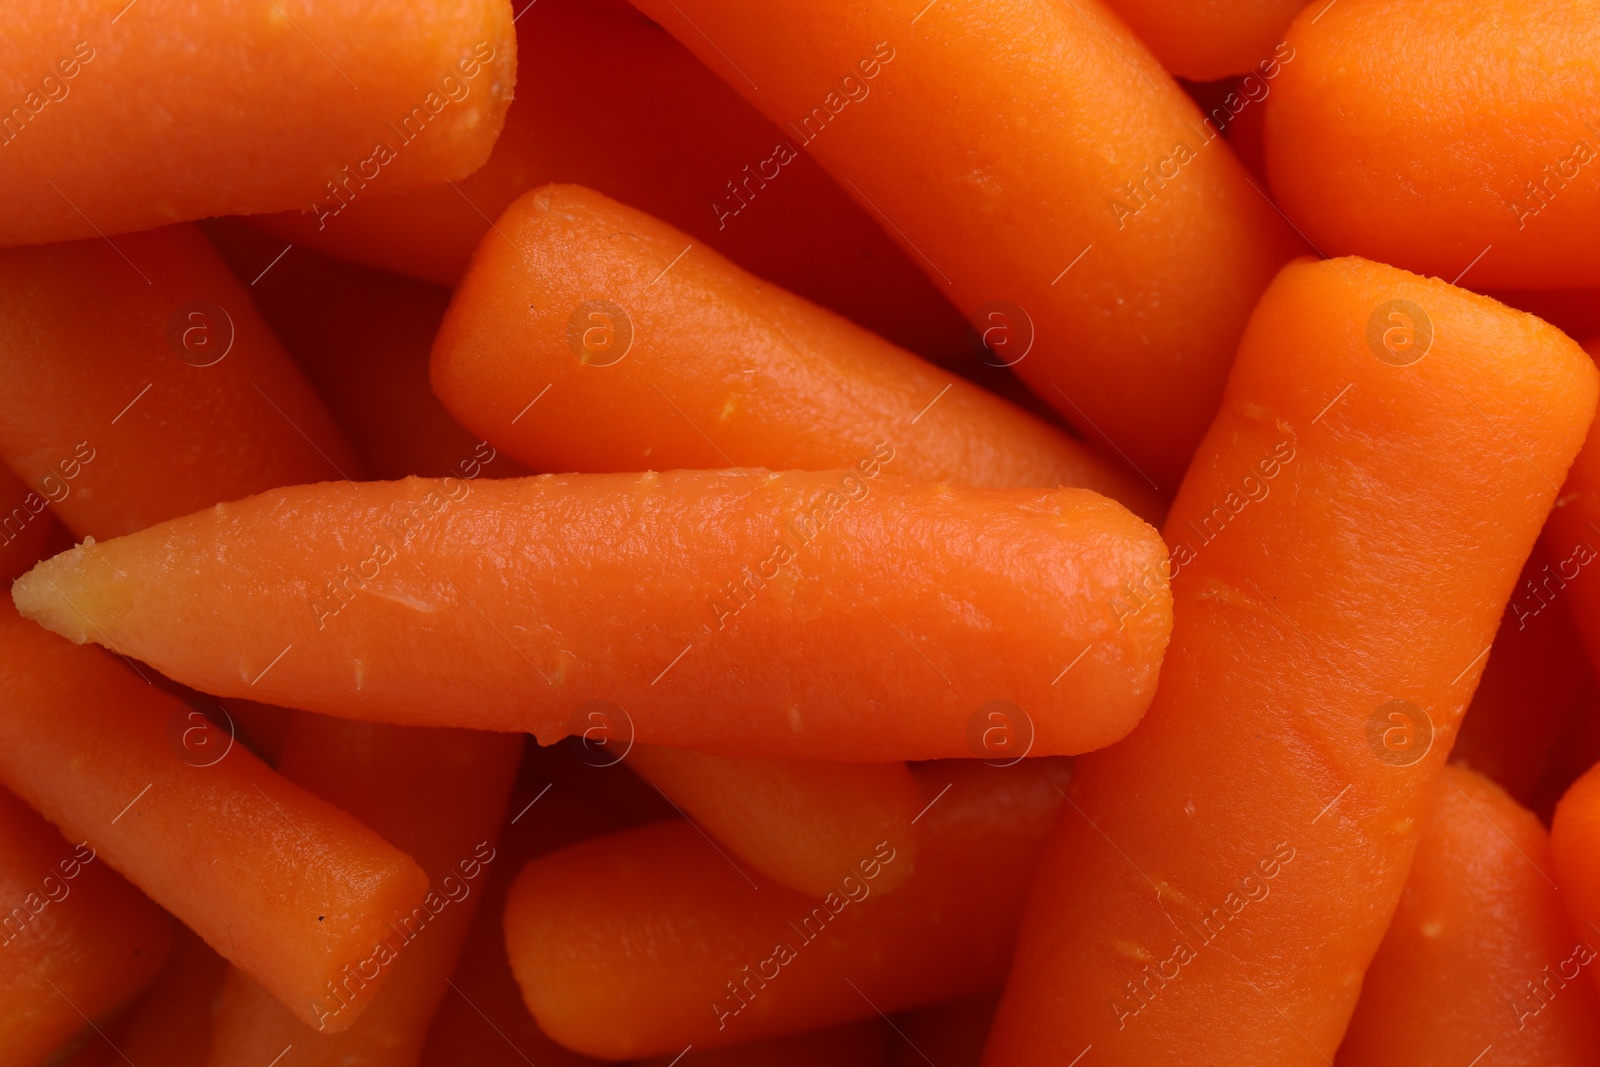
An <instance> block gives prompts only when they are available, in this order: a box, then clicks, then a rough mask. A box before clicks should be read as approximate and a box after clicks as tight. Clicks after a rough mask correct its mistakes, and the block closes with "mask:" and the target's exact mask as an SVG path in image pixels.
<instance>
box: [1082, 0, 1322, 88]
mask: <svg viewBox="0 0 1600 1067" xmlns="http://www.w3.org/2000/svg"><path fill="white" fill-rule="evenodd" d="M1106 6H1107V7H1109V8H1111V10H1112V11H1115V12H1116V13H1117V14H1118V15H1120V16H1122V19H1123V21H1125V22H1127V24H1128V25H1129V26H1130V27H1132V29H1133V32H1134V33H1136V34H1138V35H1139V40H1141V41H1143V42H1144V43H1145V44H1146V45H1147V46H1148V47H1149V49H1150V51H1152V52H1154V53H1155V56H1156V58H1157V59H1159V60H1160V61H1161V65H1162V66H1163V67H1165V68H1166V69H1167V70H1168V71H1169V72H1171V73H1172V74H1176V75H1178V76H1179V77H1181V78H1190V79H1192V80H1194V81H1214V80H1216V79H1218V78H1226V77H1227V76H1229V75H1230V74H1247V73H1250V72H1251V71H1252V70H1253V69H1254V68H1255V66H1256V64H1258V63H1260V62H1261V61H1263V60H1265V59H1268V58H1270V57H1271V56H1272V49H1273V46H1274V45H1276V44H1278V43H1279V42H1280V41H1282V40H1283V31H1284V30H1285V29H1287V28H1288V26H1289V23H1290V21H1292V20H1293V19H1294V17H1295V15H1296V14H1297V13H1298V12H1299V11H1300V9H1301V8H1302V7H1304V6H1305V3H1304V0H1262V2H1259V3H1250V4H1217V3H1212V2H1209V0H1178V2H1173V0H1106Z"/></svg>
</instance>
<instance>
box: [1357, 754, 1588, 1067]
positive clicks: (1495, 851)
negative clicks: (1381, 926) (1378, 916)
mask: <svg viewBox="0 0 1600 1067" xmlns="http://www.w3.org/2000/svg"><path fill="white" fill-rule="evenodd" d="M1554 871H1555V868H1554V867H1553V866H1552V864H1551V862H1550V835H1549V833H1548V832H1547V831H1546V830H1545V828H1544V827H1543V826H1541V825H1540V824H1539V820H1538V819H1537V818H1535V817H1534V815H1533V813H1532V812H1530V811H1528V810H1527V809H1526V808H1524V807H1522V806H1521V805H1520V804H1518V803H1517V802H1516V801H1514V800H1512V799H1511V797H1509V796H1507V795H1506V793H1505V792H1504V791H1503V790H1502V789H1500V788H1499V787H1498V786H1496V785H1495V784H1494V783H1493V782H1491V781H1489V780H1488V779H1487V778H1484V777H1482V776H1481V775H1478V774H1474V773H1473V772H1472V771H1469V770H1466V769H1465V768H1462V767H1455V766H1447V767H1445V769H1444V773H1443V775H1442V776H1441V777H1440V780H1439V784H1438V785H1437V786H1435V788H1434V791H1433V797H1432V799H1431V800H1430V801H1429V803H1428V805H1427V807H1426V810H1425V812H1424V814H1423V817H1422V821H1421V833H1420V836H1419V837H1418V840H1417V851H1416V858H1415V859H1414V860H1413V862H1412V864H1411V874H1410V875H1409V876H1408V877H1407V879H1406V888H1405V892H1404V893H1403V894H1402V895H1401V897H1400V906H1399V907H1398V908H1397V909H1396V910H1395V913H1394V920H1393V921H1392V922H1391V923H1390V924H1389V932H1388V933H1387V934H1385V935H1384V938H1383V944H1382V945H1380V946H1379V948H1378V953H1377V955H1376V956H1374V957H1373V958H1372V965H1371V966H1370V967H1368V968H1367V972H1366V976H1365V978H1364V979H1363V980H1362V985H1361V1000H1360V1002H1359V1003H1358V1004H1357V1005H1356V1013H1355V1015H1354V1017H1352V1018H1351V1020H1350V1029H1349V1031H1348V1032H1347V1033H1346V1034H1345V1038H1344V1043H1343V1044H1341V1045H1340V1046H1339V1056H1338V1063H1339V1067H1460V1065H1462V1064H1467V1063H1471V1062H1472V1059H1473V1057H1475V1056H1476V1057H1484V1059H1485V1061H1487V1059H1488V1057H1487V1056H1485V1050H1492V1055H1493V1057H1494V1060H1493V1062H1495V1063H1500V1064H1505V1065H1506V1067H1550V1065H1552V1064H1561V1065H1563V1067H1584V1065H1592V1064H1596V1063H1600V999H1596V995H1595V990H1594V987H1593V986H1591V985H1590V984H1589V983H1588V982H1587V981H1586V980H1584V979H1582V978H1579V977H1578V972H1579V971H1580V970H1581V969H1583V968H1584V967H1585V966H1586V965H1587V964H1589V963H1593V962H1594V960H1595V955H1596V954H1595V950H1594V948H1593V947H1591V946H1592V945H1593V943H1594V941H1595V937H1594V935H1593V934H1592V933H1590V932H1588V931H1587V930H1585V931H1583V932H1582V933H1574V932H1573V929H1572V927H1571V925H1570V924H1569V923H1568V922H1567V916H1566V912H1565V911H1563V910H1562V906H1561V895H1560V893H1559V892H1557V890H1556V887H1555V885H1554V884H1552V883H1551V882H1550V880H1549V876H1553V875H1554Z"/></svg>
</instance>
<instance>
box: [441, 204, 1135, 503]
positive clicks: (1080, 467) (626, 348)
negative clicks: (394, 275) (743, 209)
mask: <svg viewBox="0 0 1600 1067" xmlns="http://www.w3.org/2000/svg"><path fill="white" fill-rule="evenodd" d="M432 377H433V383H434V390H435V391H436V392H437V393H438V394H439V396H440V398H441V399H443V400H444V402H445V404H446V406H447V407H449V408H450V410H451V412H452V413H453V414H454V415H455V416H456V418H457V419H459V420H460V421H461V422H462V423H463V424H465V425H466V426H468V427H470V428H471V429H473V430H474V431H476V432H478V433H479V434H481V435H483V436H484V437H486V438H488V439H489V440H491V441H493V442H495V443H496V444H498V445H499V446H500V447H502V448H504V449H505V450H506V451H507V452H509V453H510V454H511V455H513V456H515V457H516V458H517V459H520V460H522V461H523V462H524V463H527V464H528V465H529V466H532V467H534V468H535V469H537V470H551V471H586V472H605V471H632V470H644V469H651V470H672V469H675V468H715V467H727V466H752V467H767V468H769V469H771V470H833V469H835V468H840V467H848V466H850V465H851V464H852V463H854V462H856V461H857V460H858V459H860V458H862V457H863V456H865V455H869V454H870V453H871V452H872V449H873V446H874V445H875V444H876V443H878V442H880V441H881V442H887V443H889V444H890V445H892V446H893V448H894V451H895V464H896V469H895V473H897V474H899V475H901V476H902V477H907V478H915V479H918V480H920V481H954V482H957V483H960V484H965V485H992V486H1025V485H1026V486H1044V487H1055V486H1057V485H1072V486H1080V487H1083V488H1087V489H1093V490H1095V491H1096V492H1099V493H1104V494H1105V495H1107V496H1111V497H1114V498H1116V499H1118V500H1120V501H1122V502H1123V503H1124V504H1126V505H1127V506H1128V507H1129V508H1131V509H1133V510H1134V511H1136V512H1138V513H1139V514H1141V515H1143V516H1145V517H1146V518H1149V519H1152V520H1153V519H1155V518H1158V517H1159V515H1160V511H1161V505H1160V503H1159V501H1158V500H1157V498H1156V495H1155V492H1154V490H1153V489H1152V488H1151V487H1150V486H1149V485H1148V484H1146V483H1145V482H1143V481H1142V480H1140V479H1139V477H1138V476H1137V475H1136V474H1134V473H1132V472H1131V471H1128V470H1127V469H1126V468H1125V467H1115V466H1112V465H1111V464H1108V463H1106V462H1104V461H1102V460H1100V459H1099V458H1098V457H1097V456H1094V455H1093V454H1091V453H1090V452H1089V451H1088V450H1087V449H1086V448H1085V447H1084V446H1083V445H1081V444H1079V443H1078V442H1077V441H1075V440H1073V439H1072V438H1071V437H1068V436H1067V435H1066V434H1065V433H1062V432H1061V431H1059V430H1056V429H1054V428H1052V427H1050V426H1048V425H1046V424H1045V423H1044V422H1043V421H1041V420H1039V419H1037V418H1035V417H1034V416H1032V415H1029V414H1027V413H1025V412H1023V411H1020V410H1018V409H1017V408H1015V407H1013V406H1012V405H1010V404H1007V403H1006V402H1005V401H1003V400H1000V399H999V398H998V397H995V396H994V395H992V394H990V393H987V392H985V391H984V390H982V389H980V388H978V387H977V386H975V385H972V384H971V383H969V382H967V381H966V380H964V379H962V378H960V377H957V376H956V375H954V374H952V373H950V372H948V371H943V370H940V369H938V368H936V367H933V366H931V365H930V364H928V363H925V362H923V361H922V360H920V359H918V358H917V357H915V356H913V355H912V354H911V353H909V352H906V351H904V350H902V349H898V348H895V347H894V346H893V345H890V344H889V343H887V342H885V341H884V340H882V339H881V338H879V337H876V336H874V335H873V334H870V333H868V332H867V331H866V330H863V329H862V328H860V327H859V326H856V325H854V324H852V323H850V322H847V321H845V320H844V319H842V318H840V317H839V316H837V315H834V314H832V313H831V312H829V311H826V310H824V309H822V308H820V307H817V306H816V305H814V304H810V303H807V302H806V301H804V300H802V299H800V298H799V297H796V296H794V295H792V294H790V293H787V292H784V291H783V290H782V289H779V288H777V287H775V286H772V285H770V284H767V283H766V282H763V281H762V280H760V279H759V278H755V277H753V276H751V275H750V274H747V273H745V272H744V271H743V270H740V269H739V268H738V267H737V266H735V265H734V264H732V263H730V262H729V261H728V260H726V259H724V258H723V257H722V256H720V255H718V254H717V253H716V252H715V251H713V250H711V249H709V248H706V247H703V246H699V245H696V244H695V243H694V242H693V241H691V240H690V239H689V237H688V236H687V235H685V234H684V233H682V232H681V231H679V230H676V229H673V228H672V227H671V226H668V225H666V224H665V223H663V222H660V221H657V220H656V219H653V218H651V217H650V216H648V215H646V214H644V213H643V212H640V211H635V210H633V209H632V208H629V207H625V206H624V205H622V204H619V203H617V202H615V201H613V200H609V199H607V198H606V197H604V196H602V195H600V194H599V193H596V192H593V191H591V190H588V189H584V188H581V187H578V186H568V185H547V186H544V187H543V188H540V189H536V190H534V191H532V192H529V193H528V194H526V195H525V196H523V197H522V198H520V199H519V200H517V201H516V203H514V204H513V205H512V206H511V207H510V208H509V209H508V210H507V211H506V213H505V214H504V215H502V216H501V217H500V219H499V220H498V221H497V222H496V223H495V229H494V231H493V232H491V233H490V234H489V235H488V236H487V237H486V238H485V239H484V241H483V244H482V245H481V246H480V247H479V250H478V255H477V257H476V259H475V260H474V261H473V265H472V269H471V270H470V271H469V272H468V274H467V276H466V278H465V279H463V281H462V283H461V285H460V286H459V287H458V288H457V290H456V294H455V296H454V298H453V300H452V302H451V306H450V311H449V313H448V314H447V315H446V317H445V321H444V324H443V326H442V327H441V329H440V331H439V334H438V336H437V338H436V340H435V341H434V349H433V360H432ZM530 405H532V406H530ZM600 420H604V421H603V425H604V426H605V432H604V433H599V432H596V430H595V427H596V425H597V424H601V421H600Z"/></svg>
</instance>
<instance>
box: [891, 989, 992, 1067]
mask: <svg viewBox="0 0 1600 1067" xmlns="http://www.w3.org/2000/svg"><path fill="white" fill-rule="evenodd" d="M999 1000H1000V994H999V992H998V991H992V992H988V993H980V994H979V995H978V996H975V997H967V998H966V999H964V1000H957V1001H953V1002H951V1003H949V1004H935V1005H933V1006H932V1007H928V1008H918V1009H917V1010H916V1011H911V1012H906V1013H904V1014H902V1015H900V1016H899V1017H898V1018H896V1019H895V1020H894V1025H895V1029H896V1030H898V1031H899V1032H900V1034H902V1035H903V1036H904V1038H905V1040H904V1041H894V1042H891V1043H890V1048H891V1049H892V1050H893V1052H892V1054H891V1055H890V1057H889V1063H890V1064H891V1065H892V1067H915V1065H916V1064H918V1063H927V1062H928V1061H929V1060H932V1061H933V1062H934V1063H937V1064H938V1065H939V1067H978V1063H979V1061H980V1060H982V1059H983V1043H984V1041H986V1040H987V1039H988V1037H989V1023H990V1022H991V1021H993V1019H994V1009H995V1005H996V1004H997V1003H998V1002H999ZM924 1057H926V1058H924Z"/></svg>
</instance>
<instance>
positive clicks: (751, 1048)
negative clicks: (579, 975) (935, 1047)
mask: <svg viewBox="0 0 1600 1067" xmlns="http://www.w3.org/2000/svg"><path fill="white" fill-rule="evenodd" d="M891 1034H892V1031H891V1030H890V1029H889V1028H888V1027H887V1026H885V1025H884V1024H883V1023H882V1022H880V1021H879V1020H877V1019H863V1020H861V1021H860V1022H854V1023H845V1024H844V1025H842V1026H830V1027H828V1028H827V1029H826V1030H812V1031H809V1032H807V1033H804V1034H786V1035H785V1036H783V1037H773V1038H768V1039H767V1040H765V1041H752V1042H750V1043H749V1044H748V1045H734V1046H732V1047H729V1048H714V1049H707V1050H705V1051H699V1050H693V1049H686V1050H685V1051H684V1052H682V1053H679V1056H680V1057H681V1059H676V1060H675V1059H674V1058H673V1057H672V1056H653V1057H651V1058H650V1059H648V1060H637V1061H635V1062H636V1063H637V1064H638V1067H671V1065H672V1064H673V1063H675V1062H676V1063H678V1064H681V1065H682V1067H815V1065H816V1064H819V1063H826V1064H830V1065H832V1067H886V1065H887V1064H888V1062H889V1060H888V1059H887V1057H886V1051H887V1049H888V1046H889V1042H890V1040H891ZM940 1067H944V1065H943V1064H941V1065H940Z"/></svg>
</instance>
